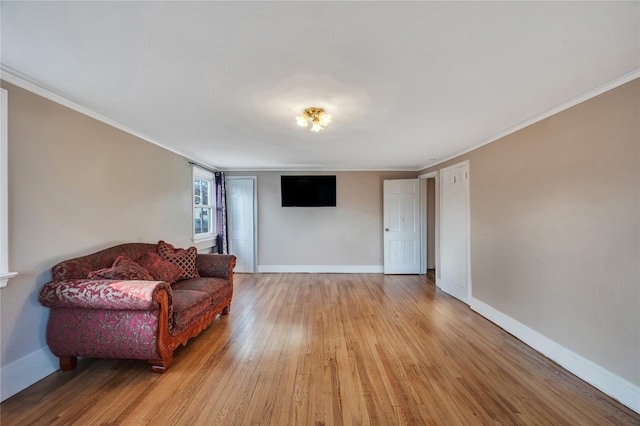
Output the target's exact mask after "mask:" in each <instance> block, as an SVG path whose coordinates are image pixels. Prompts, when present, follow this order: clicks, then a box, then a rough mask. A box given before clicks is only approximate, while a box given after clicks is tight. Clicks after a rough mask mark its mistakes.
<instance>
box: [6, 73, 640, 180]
mask: <svg viewBox="0 0 640 426" xmlns="http://www.w3.org/2000/svg"><path fill="white" fill-rule="evenodd" d="M639 77H640V68H636V69H635V70H633V71H631V72H629V73H627V74H625V75H623V76H621V77H618V78H616V79H615V80H612V81H610V82H608V83H605V84H603V85H602V86H600V87H597V88H595V89H593V90H590V91H588V92H585V93H583V94H581V95H579V96H576V97H575V98H573V99H571V100H569V101H567V102H565V103H563V104H560V105H558V106H556V107H553V108H550V109H548V110H547V111H545V112H543V113H541V114H538V115H536V116H534V117H531V118H529V119H528V120H525V121H522V122H520V123H518V124H516V125H515V126H513V127H511V128H509V129H507V130H505V131H503V132H500V133H498V134H496V135H494V136H490V137H489V138H487V139H484V140H482V141H480V142H478V143H477V144H475V145H472V146H471V147H469V148H466V149H464V150H461V151H458V152H457V153H455V154H453V155H449V156H447V157H444V158H440V159H438V160H437V161H436V162H434V163H430V164H428V165H426V166H422V167H418V168H417V169H416V168H415V167H348V166H347V167H345V166H342V167H337V166H323V167H304V168H300V167H298V168H286V167H284V168H283V167H264V168H262V167H257V168H250V167H249V168H247V167H237V168H220V167H217V166H213V165H207V167H210V168H212V169H215V170H220V171H229V172H231V171H233V172H259V171H262V172H269V171H276V172H282V171H289V172H295V171H327V172H329V171H331V172H349V171H354V172H366V171H398V172H399V171H408V172H415V171H420V170H424V169H428V168H431V167H434V166H437V165H438V164H442V163H444V162H445V161H449V160H451V159H452V158H455V157H458V156H460V155H463V154H466V153H468V152H470V151H473V150H475V149H478V148H480V147H482V146H484V145H487V144H489V143H491V142H495V141H496V140H498V139H500V138H503V137H505V136H507V135H510V134H511V133H515V132H517V131H518V130H521V129H523V128H525V127H527V126H530V125H532V124H534V123H537V122H538V121H541V120H544V119H545V118H548V117H550V116H552V115H554V114H557V113H559V112H562V111H564V110H566V109H569V108H571V107H573V106H575V105H578V104H579V103H582V102H585V101H587V100H589V99H591V98H594V97H596V96H598V95H601V94H603V93H605V92H607V91H609V90H612V89H615V88H616V87H618V86H622V85H623V84H625V83H628V82H630V81H631V80H634V79H636V78H639ZM0 79H2V80H4V81H6V82H9V83H11V84H14V85H16V86H18V87H21V88H23V89H25V90H28V91H30V92H32V93H35V94H37V95H40V96H42V97H44V98H47V99H49V100H50V101H53V102H56V103H58V104H60V105H64V106H66V107H67V108H70V109H72V110H74V111H77V112H79V113H81V114H84V115H87V116H89V117H91V118H94V119H96V120H98V121H101V122H103V123H106V124H108V125H110V126H113V127H115V128H117V129H120V130H122V131H123V132H127V133H129V134H131V135H133V136H136V137H138V138H140V139H143V140H145V141H147V142H149V143H152V144H154V145H157V146H159V147H161V148H164V149H166V150H168V151H171V152H173V153H175V154H178V155H180V156H182V157H184V158H187V159H189V160H192V161H196V159H195V158H193V157H190V156H188V155H186V154H184V153H182V152H179V151H177V150H175V149H173V148H170V147H168V146H165V145H163V144H162V143H160V142H158V141H157V140H155V139H153V138H151V137H150V136H147V135H145V134H143V133H140V132H138V131H136V130H134V129H132V128H130V127H128V126H125V125H124V124H121V123H119V122H117V121H115V120H112V119H110V118H108V117H105V116H104V115H101V114H98V113H97V112H95V111H92V110H90V109H89V108H86V107H84V106H82V105H79V104H77V103H75V102H72V101H70V100H69V99H66V98H64V97H62V96H60V95H58V94H56V93H54V91H53V90H52V89H48V88H45V87H43V86H42V85H41V84H40V83H36V82H34V81H32V80H31V79H29V78H28V77H27V76H24V75H22V74H21V73H19V72H18V71H15V70H12V69H11V68H8V67H6V66H5V65H0Z"/></svg>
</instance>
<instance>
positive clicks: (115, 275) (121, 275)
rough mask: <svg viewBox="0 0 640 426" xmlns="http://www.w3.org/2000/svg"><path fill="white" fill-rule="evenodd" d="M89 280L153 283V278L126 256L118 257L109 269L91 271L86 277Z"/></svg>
mask: <svg viewBox="0 0 640 426" xmlns="http://www.w3.org/2000/svg"><path fill="white" fill-rule="evenodd" d="M87 278H88V279H90V280H95V279H105V280H145V281H154V278H153V277H152V276H151V275H150V274H149V272H148V271H147V270H146V269H144V268H143V267H142V266H140V265H138V264H137V263H136V262H134V261H133V260H131V259H129V258H128V257H127V256H118V257H117V258H116V260H115V261H114V262H113V265H111V268H103V269H98V270H97V271H91V272H89V274H88V275H87Z"/></svg>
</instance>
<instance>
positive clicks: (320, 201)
mask: <svg viewBox="0 0 640 426" xmlns="http://www.w3.org/2000/svg"><path fill="white" fill-rule="evenodd" d="M280 190H281V195H282V207H335V206H336V177H335V176H332V175H320V176H280Z"/></svg>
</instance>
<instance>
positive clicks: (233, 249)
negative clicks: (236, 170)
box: [227, 176, 256, 273]
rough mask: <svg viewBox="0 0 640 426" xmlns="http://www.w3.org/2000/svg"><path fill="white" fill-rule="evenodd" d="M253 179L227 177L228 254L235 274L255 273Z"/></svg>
mask: <svg viewBox="0 0 640 426" xmlns="http://www.w3.org/2000/svg"><path fill="white" fill-rule="evenodd" d="M254 191H255V177H236V176H229V177H227V226H228V232H229V253H230V254H233V255H235V256H236V267H235V269H234V271H235V272H248V273H254V272H255V252H256V247H255V192H254Z"/></svg>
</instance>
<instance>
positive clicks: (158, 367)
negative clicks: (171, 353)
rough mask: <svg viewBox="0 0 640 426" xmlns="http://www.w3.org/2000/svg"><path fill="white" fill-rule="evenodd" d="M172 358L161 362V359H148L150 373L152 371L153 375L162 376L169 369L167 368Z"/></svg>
mask: <svg viewBox="0 0 640 426" xmlns="http://www.w3.org/2000/svg"><path fill="white" fill-rule="evenodd" d="M172 359H173V357H172V358H169V359H167V360H162V359H150V360H149V364H151V371H153V372H154V373H159V374H162V373H164V372H165V371H167V370H168V369H169V366H170V365H171V361H172Z"/></svg>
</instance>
